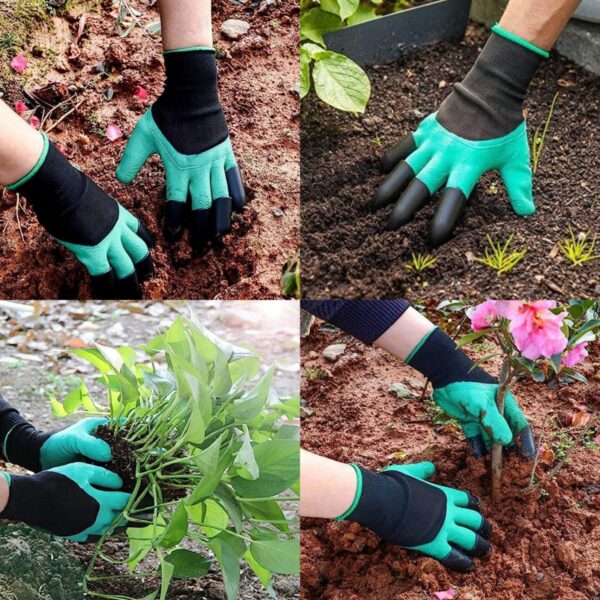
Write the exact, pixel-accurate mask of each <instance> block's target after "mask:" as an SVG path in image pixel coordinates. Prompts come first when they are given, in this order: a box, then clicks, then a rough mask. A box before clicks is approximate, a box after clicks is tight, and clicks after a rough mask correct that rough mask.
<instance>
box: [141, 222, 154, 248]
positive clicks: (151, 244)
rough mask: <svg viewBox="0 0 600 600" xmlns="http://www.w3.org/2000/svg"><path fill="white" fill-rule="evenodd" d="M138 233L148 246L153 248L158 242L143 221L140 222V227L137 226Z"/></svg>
mask: <svg viewBox="0 0 600 600" xmlns="http://www.w3.org/2000/svg"><path fill="white" fill-rule="evenodd" d="M137 234H138V237H140V238H142V240H144V242H145V244H146V246H148V248H153V247H154V244H155V243H156V242H155V241H154V238H153V237H152V236H151V235H150V232H149V231H148V230H147V229H146V228H145V227H144V225H143V224H142V222H141V221H139V222H138V228H137Z"/></svg>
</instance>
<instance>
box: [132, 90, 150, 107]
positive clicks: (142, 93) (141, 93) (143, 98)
mask: <svg viewBox="0 0 600 600" xmlns="http://www.w3.org/2000/svg"><path fill="white" fill-rule="evenodd" d="M133 95H134V96H136V97H137V98H139V99H140V102H141V103H142V104H146V102H148V92H147V91H146V90H145V89H144V88H143V87H139V86H138V87H136V88H135V92H133Z"/></svg>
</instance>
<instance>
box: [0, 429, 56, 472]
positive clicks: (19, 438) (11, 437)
mask: <svg viewBox="0 0 600 600" xmlns="http://www.w3.org/2000/svg"><path fill="white" fill-rule="evenodd" d="M48 437H50V434H46V433H41V432H39V431H37V429H36V428H35V427H34V426H33V425H31V424H30V423H27V422H26V421H23V422H22V423H19V424H18V425H15V426H14V427H13V428H12V429H11V430H10V431H9V432H8V434H7V435H6V438H5V440H4V446H3V454H4V456H5V457H6V460H7V462H10V463H12V464H15V465H19V466H20V467H23V468H25V469H27V470H29V471H33V472H34V473H37V472H38V471H41V470H42V465H41V462H40V450H41V447H42V445H43V444H44V442H45V441H46V440H47V439H48Z"/></svg>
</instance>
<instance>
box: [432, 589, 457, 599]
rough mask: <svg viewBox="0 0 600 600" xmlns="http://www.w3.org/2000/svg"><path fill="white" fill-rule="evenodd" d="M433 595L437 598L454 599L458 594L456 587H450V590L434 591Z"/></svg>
mask: <svg viewBox="0 0 600 600" xmlns="http://www.w3.org/2000/svg"><path fill="white" fill-rule="evenodd" d="M433 595H434V596H435V597H436V598H437V600H452V598H454V597H455V596H456V590H455V589H454V588H450V589H449V590H444V591H443V592H433Z"/></svg>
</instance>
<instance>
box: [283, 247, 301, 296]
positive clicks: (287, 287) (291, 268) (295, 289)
mask: <svg viewBox="0 0 600 600" xmlns="http://www.w3.org/2000/svg"><path fill="white" fill-rule="evenodd" d="M300 285H301V282H300V258H298V257H296V256H294V257H290V258H288V259H287V261H286V262H285V264H284V265H283V267H282V268H281V295H282V296H287V297H289V296H293V297H294V298H296V300H299V299H300Z"/></svg>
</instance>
